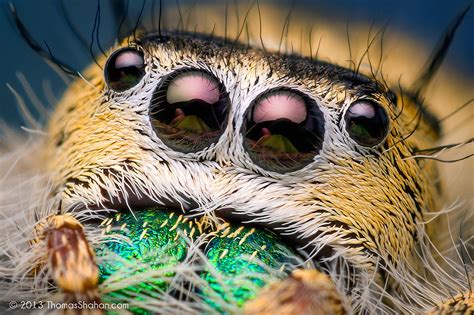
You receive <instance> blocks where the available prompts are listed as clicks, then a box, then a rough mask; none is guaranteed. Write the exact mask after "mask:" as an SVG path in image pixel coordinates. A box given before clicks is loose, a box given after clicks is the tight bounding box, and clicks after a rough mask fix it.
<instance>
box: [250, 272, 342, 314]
mask: <svg viewBox="0 0 474 315" xmlns="http://www.w3.org/2000/svg"><path fill="white" fill-rule="evenodd" d="M244 314H246V315H250V314H262V315H266V314H268V315H270V314H281V315H283V314H295V315H296V314H298V315H301V314H314V315H322V314H336V315H339V314H346V311H345V309H344V306H343V304H342V300H341V298H340V294H339V293H338V292H337V290H336V286H335V285H334V283H333V282H332V280H331V279H330V278H329V277H328V276H327V275H325V274H323V273H321V272H319V271H317V270H315V269H308V270H301V269H297V270H294V271H293V272H292V274H291V276H290V277H288V278H287V279H284V280H282V281H280V282H276V283H274V284H272V285H270V286H268V287H267V288H265V289H264V290H263V291H262V292H260V294H259V295H258V296H257V297H256V298H255V299H254V300H251V301H249V302H248V303H247V304H246V305H245V309H244Z"/></svg>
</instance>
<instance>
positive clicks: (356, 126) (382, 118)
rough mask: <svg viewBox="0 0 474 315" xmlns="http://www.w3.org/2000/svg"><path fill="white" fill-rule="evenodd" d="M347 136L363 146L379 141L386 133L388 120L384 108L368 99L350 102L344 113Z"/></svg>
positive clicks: (369, 145)
mask: <svg viewBox="0 0 474 315" xmlns="http://www.w3.org/2000/svg"><path fill="white" fill-rule="evenodd" d="M344 120H345V123H346V130H347V132H348V133H349V136H350V137H351V138H352V139H353V140H354V141H355V142H357V143H358V144H360V145H361V146H364V147H373V146H375V145H377V144H379V143H381V142H382V141H383V140H384V139H385V137H386V136H387V134H388V129H389V120H388V115H387V112H386V111H385V109H384V108H383V107H382V106H380V105H378V104H376V103H374V102H372V101H369V100H359V101H355V102H354V103H352V104H351V105H350V106H349V108H348V109H347V112H346V114H345V115H344Z"/></svg>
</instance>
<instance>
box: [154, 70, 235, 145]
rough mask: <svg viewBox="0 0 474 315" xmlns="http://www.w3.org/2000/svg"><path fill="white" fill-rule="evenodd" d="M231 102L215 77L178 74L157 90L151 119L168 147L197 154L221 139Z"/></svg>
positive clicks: (192, 71) (166, 79)
mask: <svg viewBox="0 0 474 315" xmlns="http://www.w3.org/2000/svg"><path fill="white" fill-rule="evenodd" d="M229 103H230V102H229V99H228V94H227V92H226V91H225V88H224V86H223V85H222V84H221V83H220V82H219V81H218V80H217V79H216V78H215V77H214V76H212V75H211V74H208V73H206V72H203V71H200V70H184V71H178V72H176V73H174V74H171V75H169V76H168V77H167V78H165V79H164V80H163V82H162V83H161V84H160V85H159V86H158V88H157V89H156V90H155V92H154V95H153V100H152V103H151V105H150V117H151V121H152V124H153V127H154V129H155V131H156V133H157V135H158V136H159V137H160V138H161V140H162V141H163V142H164V143H165V144H166V145H168V146H170V147H171V148H173V149H175V150H178V151H181V152H186V153H187V152H196V151H199V150H202V149H204V148H205V147H207V146H209V145H210V144H211V143H214V142H216V141H217V140H218V139H219V137H220V136H221V134H222V132H223V130H224V129H225V126H224V125H225V122H226V121H227V110H228V107H229Z"/></svg>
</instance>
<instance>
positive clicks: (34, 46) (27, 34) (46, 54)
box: [8, 2, 80, 77]
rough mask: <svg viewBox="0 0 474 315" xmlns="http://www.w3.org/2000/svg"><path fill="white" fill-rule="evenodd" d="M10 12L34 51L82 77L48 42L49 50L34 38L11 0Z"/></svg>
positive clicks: (62, 68) (69, 72) (22, 35)
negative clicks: (52, 50) (60, 57)
mask: <svg viewBox="0 0 474 315" xmlns="http://www.w3.org/2000/svg"><path fill="white" fill-rule="evenodd" d="M8 12H9V15H10V16H11V17H13V22H14V23H15V26H16V28H17V29H18V31H19V32H20V35H21V37H22V38H23V39H24V40H25V42H26V43H27V44H28V46H30V48H31V49H33V51H35V52H36V53H37V54H38V55H39V56H40V57H41V58H43V59H45V60H47V61H50V62H52V63H53V64H55V65H56V66H58V67H59V68H60V69H61V70H62V71H64V72H65V73H67V74H70V75H73V76H77V77H80V75H79V73H78V71H75V70H73V68H72V67H70V66H69V65H67V64H66V63H64V62H62V61H60V60H59V59H57V58H56V57H54V55H53V54H52V52H51V49H50V48H49V46H48V45H47V44H46V47H47V50H45V49H44V48H43V47H42V46H41V45H40V44H38V42H37V41H36V40H35V39H34V38H33V36H32V35H31V34H30V32H29V31H28V29H27V28H26V26H25V25H24V24H23V22H22V21H21V19H20V17H19V15H18V13H17V11H16V8H15V6H14V5H13V3H12V2H9V4H8Z"/></svg>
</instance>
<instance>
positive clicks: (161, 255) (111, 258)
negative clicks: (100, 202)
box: [97, 209, 199, 298]
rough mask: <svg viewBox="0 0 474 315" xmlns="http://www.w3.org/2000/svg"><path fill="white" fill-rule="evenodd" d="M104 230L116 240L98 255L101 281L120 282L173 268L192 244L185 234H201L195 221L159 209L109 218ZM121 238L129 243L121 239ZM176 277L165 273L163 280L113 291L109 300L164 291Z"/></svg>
mask: <svg viewBox="0 0 474 315" xmlns="http://www.w3.org/2000/svg"><path fill="white" fill-rule="evenodd" d="M102 227H103V228H104V232H105V233H106V234H108V235H111V236H112V235H114V237H113V238H112V237H111V238H110V240H109V241H107V242H105V243H103V244H102V246H101V247H100V248H99V249H98V250H97V256H98V257H99V258H101V260H102V263H101V264H100V265H99V271H100V282H104V281H105V280H106V279H108V278H109V277H110V276H112V275H113V276H114V277H117V278H118V279H117V280H119V279H120V278H121V277H122V279H126V278H129V277H130V276H139V274H140V273H143V272H146V271H149V270H150V269H153V270H160V269H161V270H167V269H172V267H173V266H175V265H177V264H178V263H180V262H182V261H183V260H184V259H185V257H186V253H187V248H188V245H187V241H186V239H185V238H184V237H183V235H185V234H186V235H188V236H195V235H198V234H199V231H198V229H197V228H196V226H195V225H194V221H188V220H186V219H184V218H183V216H178V215H176V214H175V213H173V212H164V211H160V210H156V209H153V210H148V211H135V212H134V214H133V215H132V214H131V213H127V214H124V213H121V214H117V215H115V216H114V217H111V218H109V219H106V220H105V221H104V222H103V224H102ZM117 235H118V236H124V237H127V238H128V240H123V239H122V240H118V239H117V237H116V236H117ZM117 256H118V257H117ZM173 275H174V273H173V272H164V273H163V275H162V278H153V279H147V280H146V281H143V282H142V283H140V284H138V285H134V286H130V287H127V288H124V289H122V290H116V291H113V292H112V293H109V297H110V298H113V297H116V298H120V297H127V296H132V295H135V294H138V295H139V294H140V292H142V291H145V292H153V291H155V292H157V293H158V292H163V291H165V290H166V289H167V288H168V283H169V280H170V279H171V277H173Z"/></svg>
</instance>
